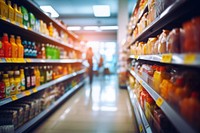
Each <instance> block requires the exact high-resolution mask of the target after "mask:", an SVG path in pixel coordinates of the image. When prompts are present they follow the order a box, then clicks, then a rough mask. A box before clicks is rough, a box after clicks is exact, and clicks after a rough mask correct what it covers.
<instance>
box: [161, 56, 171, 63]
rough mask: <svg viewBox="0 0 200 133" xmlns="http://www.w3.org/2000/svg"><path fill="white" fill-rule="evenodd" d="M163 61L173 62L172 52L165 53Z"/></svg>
mask: <svg viewBox="0 0 200 133" xmlns="http://www.w3.org/2000/svg"><path fill="white" fill-rule="evenodd" d="M161 62H164V63H171V62H172V54H163V55H162V59H161Z"/></svg>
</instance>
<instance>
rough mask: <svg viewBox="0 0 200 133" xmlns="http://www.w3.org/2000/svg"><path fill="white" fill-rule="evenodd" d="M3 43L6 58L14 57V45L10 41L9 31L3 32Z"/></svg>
mask: <svg viewBox="0 0 200 133" xmlns="http://www.w3.org/2000/svg"><path fill="white" fill-rule="evenodd" d="M2 43H3V45H4V48H5V51H4V56H5V57H6V58H11V57H12V45H11V44H10V43H9V42H8V34H7V33H4V34H3V37H2Z"/></svg>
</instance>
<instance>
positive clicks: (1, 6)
mask: <svg viewBox="0 0 200 133" xmlns="http://www.w3.org/2000/svg"><path fill="white" fill-rule="evenodd" d="M0 18H3V19H6V18H8V6H7V5H6V3H5V0H0Z"/></svg>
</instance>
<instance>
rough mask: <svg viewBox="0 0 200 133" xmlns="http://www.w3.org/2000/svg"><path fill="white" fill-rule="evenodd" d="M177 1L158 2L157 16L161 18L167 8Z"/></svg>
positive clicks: (156, 5) (163, 0) (158, 0)
mask: <svg viewBox="0 0 200 133" xmlns="http://www.w3.org/2000/svg"><path fill="white" fill-rule="evenodd" d="M175 1H176V0H156V2H155V8H156V16H159V15H160V14H161V13H162V12H163V11H164V10H165V9H166V8H167V7H169V6H170V5H171V4H172V3H173V2H175Z"/></svg>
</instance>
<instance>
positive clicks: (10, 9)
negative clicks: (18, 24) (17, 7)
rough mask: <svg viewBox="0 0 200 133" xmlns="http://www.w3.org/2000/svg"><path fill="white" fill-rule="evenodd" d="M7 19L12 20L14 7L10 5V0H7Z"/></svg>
mask: <svg viewBox="0 0 200 133" xmlns="http://www.w3.org/2000/svg"><path fill="white" fill-rule="evenodd" d="M8 19H9V20H10V21H11V22H14V9H13V8H12V6H11V1H8Z"/></svg>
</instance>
